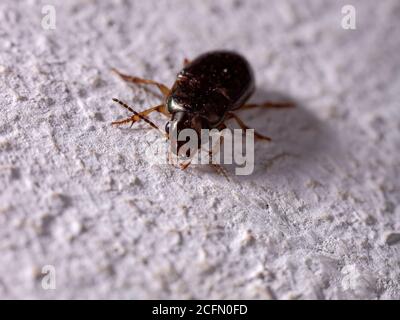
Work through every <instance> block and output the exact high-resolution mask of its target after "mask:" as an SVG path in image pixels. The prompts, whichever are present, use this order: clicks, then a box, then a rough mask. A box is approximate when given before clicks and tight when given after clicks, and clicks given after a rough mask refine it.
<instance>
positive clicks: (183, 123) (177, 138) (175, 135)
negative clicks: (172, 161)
mask: <svg viewBox="0 0 400 320" xmlns="http://www.w3.org/2000/svg"><path fill="white" fill-rule="evenodd" d="M209 128H210V125H209V123H208V121H207V119H205V118H204V117H202V116H200V115H199V114H196V113H192V112H189V111H178V112H175V113H173V114H172V117H171V120H170V121H168V122H167V124H166V125H165V131H166V132H167V134H168V135H169V137H170V142H171V146H172V151H173V152H174V153H175V154H177V155H178V154H179V150H180V148H181V147H182V146H183V145H185V144H187V143H189V142H193V143H196V142H197V144H196V147H197V148H200V146H201V129H209ZM186 129H189V130H186ZM191 139H192V140H191ZM188 146H189V144H188Z"/></svg>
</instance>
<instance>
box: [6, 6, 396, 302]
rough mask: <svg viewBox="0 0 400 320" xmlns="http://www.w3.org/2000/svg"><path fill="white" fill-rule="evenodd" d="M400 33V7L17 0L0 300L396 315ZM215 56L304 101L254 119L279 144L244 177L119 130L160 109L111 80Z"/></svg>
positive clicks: (148, 134)
mask: <svg viewBox="0 0 400 320" xmlns="http://www.w3.org/2000/svg"><path fill="white" fill-rule="evenodd" d="M47 4H50V5H53V6H54V7H55V9H56V29H55V30H45V29H43V28H42V25H41V20H42V18H43V14H42V7H43V6H44V5H47ZM345 4H352V5H353V6H354V7H355V9H356V26H357V29H356V30H345V29H343V28H342V27H341V20H342V17H343V15H342V13H341V8H342V6H343V5H345ZM399 33H400V3H399V1H396V0H393V1H391V0H383V1H372V0H363V1H355V0H351V1H345V2H344V1H327V0H324V1H320V0H315V1H311V0H308V1H294V0H290V1H289V0H284V1H255V0H250V1H241V0H236V1H227V0H226V1H225V0H224V1H178V0H176V1H123V0H120V1H47V2H46V1H45V2H44V1H34V0H31V1H11V0H3V1H1V2H0V110H1V117H0V297H1V298H35V299H38V298H52V299H53V298H55V299H62V298H74V299H76V298H123V299H139V298H144V299H146V298H167V299H170V298H183V299H186V298H203V299H204V298H210V299H225V298H230V299H236V298H238V299H241V298H247V299H274V298H278V299H400V284H399V281H400V271H399V270H400V269H399V267H400V264H399V259H400V235H399V233H400V192H399V191H400V190H399V189H400V172H399V171H400V157H399V150H400V113H399V108H400V106H399V94H400V78H399V74H400V55H399V52H400V37H399ZM212 49H231V50H235V51H238V52H240V53H242V54H243V55H244V56H246V57H247V58H248V60H249V61H250V63H251V65H252V66H253V68H254V71H255V75H256V79H257V91H256V93H255V95H254V97H253V98H252V101H254V102H261V101H263V100H266V99H277V100H292V101H295V102H296V104H297V107H296V108H295V109H291V110H265V109H264V110H263V109H259V110H257V109H254V110H249V111H247V112H239V113H238V114H239V115H240V116H241V117H242V118H243V120H244V121H245V122H246V123H247V124H249V125H250V126H251V127H253V128H256V129H257V130H259V131H260V132H262V133H264V134H266V135H269V136H271V137H272V138H273V141H272V142H271V143H265V142H257V143H256V159H255V161H256V167H255V171H254V173H253V175H251V176H243V177H239V176H235V175H234V173H233V172H234V171H233V168H232V167H230V166H229V167H227V170H228V171H229V172H230V174H231V176H232V179H231V180H232V181H227V180H226V179H225V178H224V177H221V176H219V175H216V174H215V173H214V172H213V171H212V170H210V169H209V168H207V167H199V166H193V167H192V168H189V169H188V170H186V171H182V170H180V169H178V168H176V167H173V166H170V165H163V164H157V163H153V162H152V161H150V160H149V157H148V156H147V155H146V148H148V147H149V143H148V142H147V141H162V137H160V135H159V134H158V133H157V132H156V131H154V130H149V129H148V127H146V125H144V124H137V125H135V126H134V127H133V128H131V129H129V128H125V127H121V128H115V127H112V126H110V122H111V121H112V120H115V119H119V118H123V117H125V116H127V112H126V110H124V109H122V108H120V107H119V106H117V105H115V103H113V102H112V101H111V98H113V97H117V98H120V99H122V100H124V101H126V102H128V103H129V104H131V105H133V106H135V108H136V109H137V110H144V109H145V108H147V107H148V106H150V105H154V104H156V103H157V102H159V100H158V97H157V96H155V95H153V94H151V93H149V92H148V91H146V90H144V88H143V87H131V86H129V85H127V84H126V83H124V82H123V81H121V80H120V79H118V77H116V76H115V75H113V74H112V73H111V72H110V68H112V67H115V68H117V69H119V70H121V71H124V72H126V73H129V74H132V75H136V76H141V77H145V78H149V79H155V80H158V81H160V82H163V83H165V84H167V85H168V86H170V85H171V84H172V83H173V82H174V79H175V76H176V73H177V72H178V71H179V69H180V68H181V67H182V63H183V60H184V58H189V59H190V58H193V57H195V56H197V55H198V54H200V53H203V52H205V51H207V50H212ZM151 118H152V119H153V120H154V121H155V122H156V123H157V124H158V125H160V126H162V127H163V126H164V124H165V118H164V117H163V116H162V115H151ZM228 124H229V126H230V127H235V124H234V123H228ZM151 139H153V140H151ZM146 143H147V144H146ZM46 265H51V266H53V267H54V270H55V279H56V286H55V289H53V290H45V289H44V288H43V287H42V284H43V274H42V272H41V271H42V268H43V266H46Z"/></svg>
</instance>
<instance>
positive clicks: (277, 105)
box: [239, 101, 295, 110]
mask: <svg viewBox="0 0 400 320" xmlns="http://www.w3.org/2000/svg"><path fill="white" fill-rule="evenodd" d="M294 106H295V105H294V103H292V102H270V101H265V102H263V103H250V104H245V105H243V106H241V107H240V108H239V109H241V110H242V109H252V108H257V107H261V108H293V107H294Z"/></svg>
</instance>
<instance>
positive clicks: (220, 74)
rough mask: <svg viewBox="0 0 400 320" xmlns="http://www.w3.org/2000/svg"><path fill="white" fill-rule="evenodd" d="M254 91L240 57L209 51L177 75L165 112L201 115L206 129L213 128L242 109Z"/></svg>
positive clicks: (243, 60) (248, 73) (245, 63)
mask: <svg viewBox="0 0 400 320" xmlns="http://www.w3.org/2000/svg"><path fill="white" fill-rule="evenodd" d="M253 91H254V76H253V71H252V70H251V67H250V65H249V63H248V62H247V61H246V60H245V59H244V58H243V57H242V56H241V55H239V54H237V53H234V52H229V51H215V52H210V53H206V54H203V55H201V56H199V57H198V58H196V59H195V60H193V61H192V62H190V63H189V64H188V65H186V66H185V67H184V68H183V69H182V71H180V72H179V73H178V77H177V80H176V82H175V84H174V85H173V87H172V89H171V92H170V94H169V96H168V97H167V106H168V111H169V112H170V113H172V114H174V113H178V112H184V113H189V114H193V116H200V117H201V118H202V121H203V122H206V124H208V126H209V127H216V126H217V125H219V124H220V123H221V122H222V121H223V119H224V116H225V114H226V112H227V111H231V110H234V109H236V108H238V107H240V106H242V105H243V104H244V102H245V101H246V100H247V99H248V98H249V97H250V95H251V94H252V93H253ZM177 120H179V117H178V119H177Z"/></svg>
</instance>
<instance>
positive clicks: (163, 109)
mask: <svg viewBox="0 0 400 320" xmlns="http://www.w3.org/2000/svg"><path fill="white" fill-rule="evenodd" d="M120 105H121V106H123V107H124V108H126V107H125V106H124V105H122V104H120ZM131 109H132V108H130V109H128V110H129V111H131V112H132V110H131ZM154 111H157V112H160V113H162V114H164V115H165V116H169V115H170V114H169V113H168V111H167V108H166V107H165V105H163V104H160V105H158V106H155V107H152V108H149V109H147V110H144V111H142V112H137V114H134V115H133V116H131V117H129V118H126V119H124V120H118V121H114V122H111V124H113V125H120V124H125V123H130V122H132V124H131V126H132V125H133V124H134V123H135V122H137V121H139V120H143V117H145V116H147V115H148V114H150V113H152V112H154Z"/></svg>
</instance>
